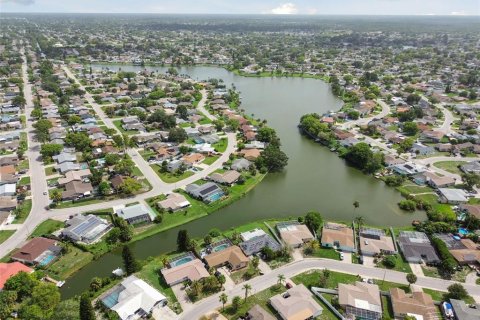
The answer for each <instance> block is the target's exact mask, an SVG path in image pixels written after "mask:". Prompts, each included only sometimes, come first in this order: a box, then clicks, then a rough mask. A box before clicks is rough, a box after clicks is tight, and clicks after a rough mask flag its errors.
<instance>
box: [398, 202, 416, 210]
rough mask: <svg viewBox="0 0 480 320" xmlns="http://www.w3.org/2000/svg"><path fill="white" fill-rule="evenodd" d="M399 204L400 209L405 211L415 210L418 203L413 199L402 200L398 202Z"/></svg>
mask: <svg viewBox="0 0 480 320" xmlns="http://www.w3.org/2000/svg"><path fill="white" fill-rule="evenodd" d="M398 206H399V207H400V209H402V210H405V211H415V208H416V207H417V204H416V203H415V201H413V200H401V201H400V202H399V203H398Z"/></svg>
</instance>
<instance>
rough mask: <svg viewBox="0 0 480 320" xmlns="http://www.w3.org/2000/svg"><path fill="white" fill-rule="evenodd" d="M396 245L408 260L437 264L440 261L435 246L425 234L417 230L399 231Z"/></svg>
mask: <svg viewBox="0 0 480 320" xmlns="http://www.w3.org/2000/svg"><path fill="white" fill-rule="evenodd" d="M398 245H399V247H400V250H401V251H402V254H403V256H404V257H405V259H406V260H407V261H408V262H411V263H421V262H422V261H424V262H425V263H427V264H437V263H439V262H440V259H439V258H438V255H437V252H436V251H435V248H434V247H433V246H432V244H431V243H430V240H429V239H428V237H427V235H426V234H425V233H423V232H417V231H401V232H400V235H399V236H398Z"/></svg>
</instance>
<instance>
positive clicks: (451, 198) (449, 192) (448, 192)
mask: <svg viewBox="0 0 480 320" xmlns="http://www.w3.org/2000/svg"><path fill="white" fill-rule="evenodd" d="M438 192H439V193H440V202H442V203H448V204H460V203H467V202H468V198H467V196H468V195H467V193H466V192H465V191H463V190H462V189H448V188H439V189H438Z"/></svg>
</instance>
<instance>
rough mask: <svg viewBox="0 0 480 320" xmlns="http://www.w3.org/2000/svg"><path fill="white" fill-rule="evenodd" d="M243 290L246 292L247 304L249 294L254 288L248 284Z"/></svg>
mask: <svg viewBox="0 0 480 320" xmlns="http://www.w3.org/2000/svg"><path fill="white" fill-rule="evenodd" d="M242 289H243V290H245V302H247V298H248V294H249V293H250V291H251V290H252V286H251V285H249V284H248V283H245V284H244V285H243V287H242Z"/></svg>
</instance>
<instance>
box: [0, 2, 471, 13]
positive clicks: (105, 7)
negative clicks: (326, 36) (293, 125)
mask: <svg viewBox="0 0 480 320" xmlns="http://www.w3.org/2000/svg"><path fill="white" fill-rule="evenodd" d="M0 12H82V13H90V12H107V13H213V14H217V13H224V14H225V13H226V14H347V15H352V14H368V15H373V14H375V15H480V0H279V1H275V0H175V1H173V0H135V1H132V0H0Z"/></svg>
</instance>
